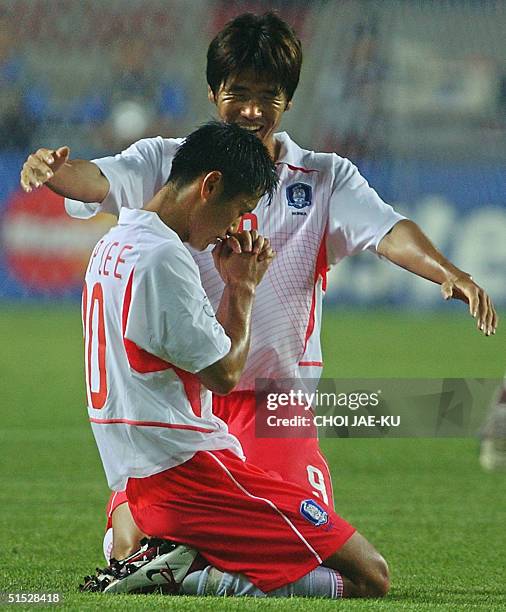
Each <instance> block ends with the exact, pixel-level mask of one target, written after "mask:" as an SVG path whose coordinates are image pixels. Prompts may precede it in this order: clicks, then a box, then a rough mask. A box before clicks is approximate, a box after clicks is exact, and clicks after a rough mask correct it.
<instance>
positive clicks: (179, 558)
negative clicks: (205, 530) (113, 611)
mask: <svg viewBox="0 0 506 612" xmlns="http://www.w3.org/2000/svg"><path fill="white" fill-rule="evenodd" d="M141 545H142V546H141V548H140V549H139V550H138V551H137V552H135V553H134V554H133V555H131V556H130V557H127V558H126V559H124V560H123V561H117V560H116V559H111V563H110V565H108V566H107V567H106V568H104V569H98V568H97V572H96V574H95V576H86V577H85V579H84V584H82V585H79V589H80V590H81V591H92V592H100V593H108V594H109V593H152V592H153V591H158V592H160V593H165V594H169V595H174V594H176V593H178V592H179V587H180V585H181V583H182V582H183V580H184V578H185V577H186V576H187V574H188V573H189V572H190V571H191V570H192V566H194V565H195V563H194V562H195V559H196V557H197V554H198V553H197V551H196V550H194V549H193V548H190V547H189V546H185V545H184V544H177V543H176V542H170V541H168V540H160V539H156V538H152V539H147V538H145V539H144V540H142V542H141Z"/></svg>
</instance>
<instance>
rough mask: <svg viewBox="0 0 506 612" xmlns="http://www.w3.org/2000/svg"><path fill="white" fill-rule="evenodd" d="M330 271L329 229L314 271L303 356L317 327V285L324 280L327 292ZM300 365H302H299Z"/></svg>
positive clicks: (324, 236)
mask: <svg viewBox="0 0 506 612" xmlns="http://www.w3.org/2000/svg"><path fill="white" fill-rule="evenodd" d="M328 270H329V265H328V262H327V229H326V228H325V232H324V234H323V239H322V241H321V244H320V249H319V251H318V255H317V257H316V266H315V271H314V287H313V297H312V298H311V309H310V311H309V321H308V324H307V329H306V339H305V341H304V351H303V353H302V354H304V353H305V352H306V348H307V343H308V341H309V338H310V337H311V335H312V333H313V331H314V325H315V309H316V283H317V282H318V279H319V278H320V276H321V278H322V289H323V291H326V289H327V272H328ZM299 365H300V364H299Z"/></svg>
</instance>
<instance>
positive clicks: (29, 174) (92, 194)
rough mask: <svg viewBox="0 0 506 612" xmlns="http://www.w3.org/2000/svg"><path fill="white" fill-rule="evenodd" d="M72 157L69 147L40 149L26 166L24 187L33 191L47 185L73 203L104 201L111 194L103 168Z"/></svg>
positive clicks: (21, 180)
mask: <svg viewBox="0 0 506 612" xmlns="http://www.w3.org/2000/svg"><path fill="white" fill-rule="evenodd" d="M69 155H70V149H69V147H60V148H59V149H44V148H43V149H38V150H37V151H35V153H32V154H31V155H29V156H28V157H27V159H26V161H25V163H24V164H23V168H22V169H21V175H20V184H21V187H22V188H23V189H24V191H26V192H30V191H32V190H33V189H37V188H38V187H41V186H42V185H47V187H49V188H50V189H51V190H52V191H54V192H55V193H58V194H59V195H62V196H64V197H66V198H71V199H72V200H79V201H81V202H102V201H103V200H104V198H105V197H106V196H107V193H108V192H109V181H108V180H107V178H106V177H105V176H104V175H103V174H102V172H101V171H100V168H99V167H98V166H97V165H96V164H94V163H92V162H90V161H86V160H84V159H73V160H69Z"/></svg>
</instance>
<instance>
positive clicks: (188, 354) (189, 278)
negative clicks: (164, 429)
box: [125, 247, 231, 373]
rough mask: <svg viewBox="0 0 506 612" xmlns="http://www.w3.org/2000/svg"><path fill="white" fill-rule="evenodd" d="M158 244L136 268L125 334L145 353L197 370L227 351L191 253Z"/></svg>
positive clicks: (192, 370) (223, 335)
mask: <svg viewBox="0 0 506 612" xmlns="http://www.w3.org/2000/svg"><path fill="white" fill-rule="evenodd" d="M183 249H184V247H181V249H178V250H177V251H176V252H175V253H174V250H173V249H171V250H168V249H156V253H155V256H156V259H155V257H154V256H151V257H150V258H149V261H148V262H147V263H146V264H145V265H144V266H143V269H141V270H139V271H138V270H136V271H135V272H134V281H133V288H132V301H131V304H130V311H129V314H128V320H127V325H126V329H125V337H126V338H127V339H128V340H131V341H132V342H135V344H136V345H137V346H139V347H140V348H142V349H144V350H145V351H148V352H149V353H151V354H153V355H156V356H157V357H160V358H161V359H163V360H164V361H167V362H169V363H171V364H172V365H175V366H177V367H178V368H181V369H183V370H186V371H187V372H191V373H196V372H200V370H203V369H204V368H207V367H208V366H210V365H212V364H213V363H215V362H216V361H219V360H220V359H221V358H222V357H224V356H225V355H227V353H228V352H229V351H230V346H231V342H230V338H228V336H227V335H226V334H225V330H224V329H223V327H222V326H221V325H220V323H219V322H218V320H217V319H216V316H215V313H214V310H213V307H212V306H211V303H210V302H209V299H208V297H207V295H206V292H205V291H204V288H203V287H202V283H201V281H200V276H199V272H198V268H197V265H196V264H195V262H194V261H193V259H191V256H190V254H189V253H187V252H185V253H183V252H182V250H183Z"/></svg>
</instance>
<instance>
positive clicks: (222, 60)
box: [206, 12, 302, 101]
mask: <svg viewBox="0 0 506 612" xmlns="http://www.w3.org/2000/svg"><path fill="white" fill-rule="evenodd" d="M301 66H302V45H301V42H300V40H299V39H298V38H297V36H296V35H295V32H294V31H293V29H292V28H291V27H290V26H289V25H288V24H287V23H286V21H283V20H282V19H281V18H280V17H279V16H278V15H276V14H275V13H272V12H268V13H264V14H263V15H254V14H253V13H243V14H242V15H239V16H238V17H236V18H235V19H233V20H232V21H229V22H228V23H227V24H226V25H225V27H224V28H223V30H221V32H219V33H218V34H217V35H216V36H215V38H214V39H213V40H212V41H211V44H210V45H209V49H208V51H207V71H206V75H207V83H208V84H209V87H210V88H211V90H212V92H213V94H214V95H215V96H216V94H217V93H218V90H219V88H220V86H221V85H222V83H226V82H227V81H228V79H229V78H230V77H232V76H237V75H238V74H239V73H240V72H244V71H245V70H253V71H254V72H255V74H256V75H257V76H258V77H259V78H262V79H268V80H270V81H272V82H273V83H275V84H277V85H278V87H279V89H280V91H282V92H284V93H285V94H286V97H287V99H288V101H290V100H291V99H292V97H293V94H294V93H295V90H296V89H297V85H298V83H299V77H300V69H301Z"/></svg>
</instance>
